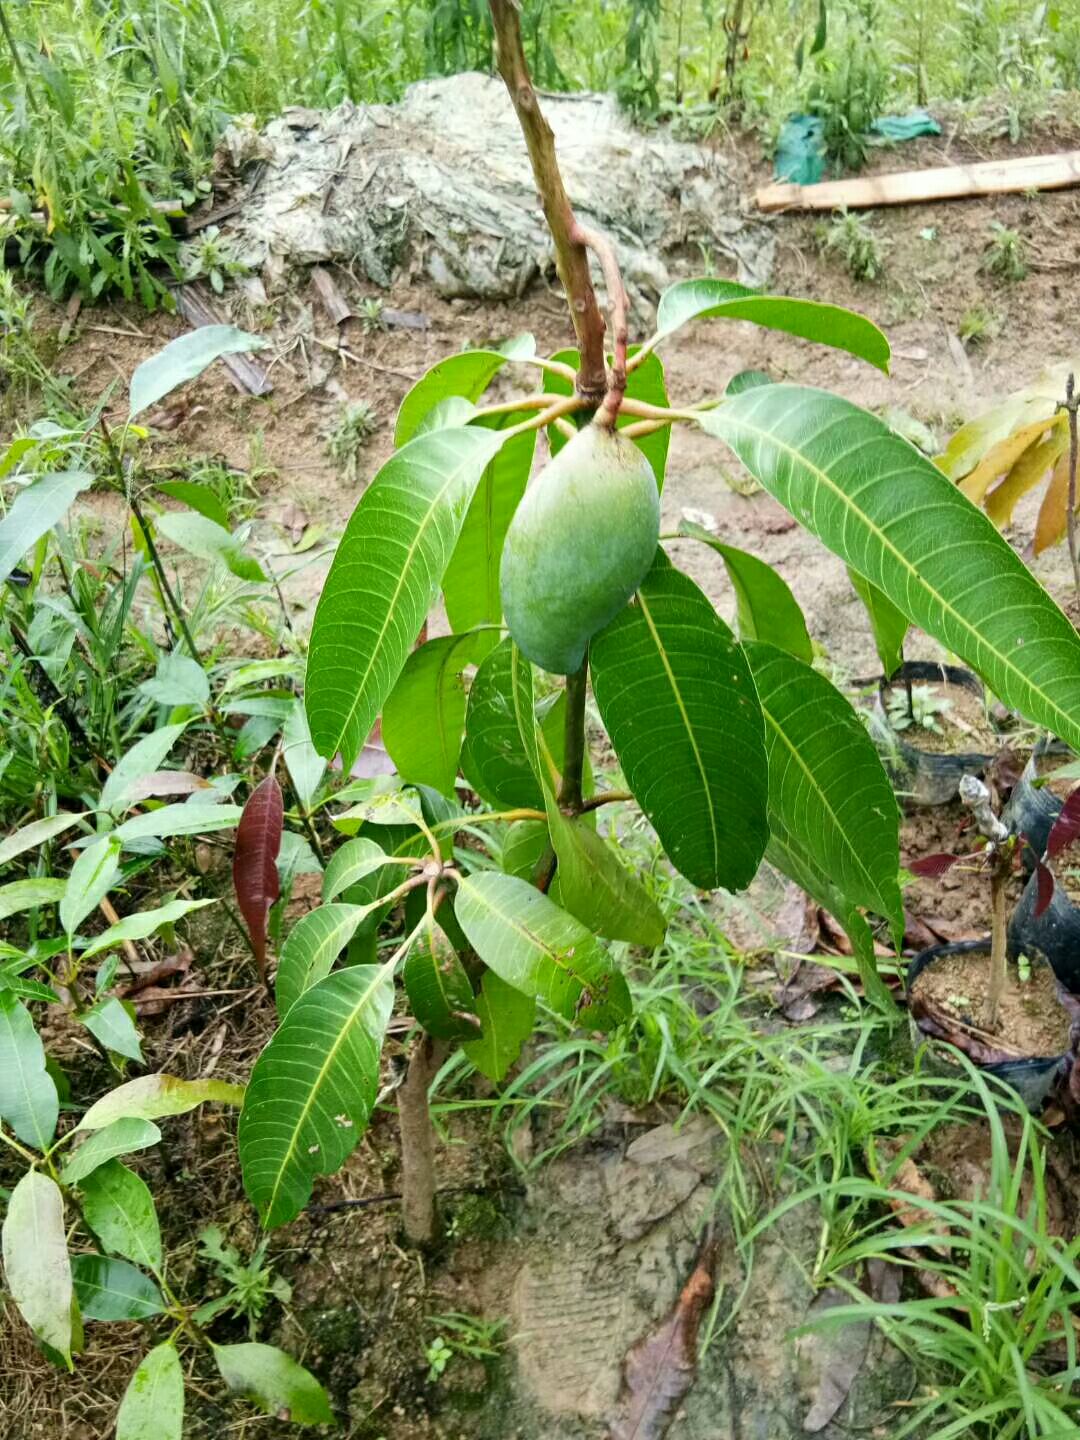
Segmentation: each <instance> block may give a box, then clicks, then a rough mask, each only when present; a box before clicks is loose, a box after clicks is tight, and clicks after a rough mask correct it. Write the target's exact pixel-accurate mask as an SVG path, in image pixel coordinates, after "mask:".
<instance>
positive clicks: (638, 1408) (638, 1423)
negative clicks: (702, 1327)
mask: <svg viewBox="0 0 1080 1440" xmlns="http://www.w3.org/2000/svg"><path fill="white" fill-rule="evenodd" d="M714 1258H715V1246H714V1245H713V1243H712V1242H711V1241H709V1242H707V1243H706V1245H705V1247H704V1249H703V1250H702V1253H701V1256H700V1258H699V1260H698V1263H697V1266H696V1267H695V1269H694V1273H693V1274H692V1275H691V1276H690V1279H689V1280H688V1281H687V1282H686V1285H685V1286H684V1287H683V1292H682V1294H681V1295H680V1296H679V1298H678V1300H676V1302H675V1308H674V1309H673V1310H672V1311H671V1313H670V1314H669V1315H668V1317H667V1319H666V1320H663V1321H661V1323H660V1325H659V1327H658V1328H657V1329H656V1330H654V1331H653V1332H652V1334H651V1335H645V1336H643V1337H642V1339H640V1340H639V1341H638V1342H637V1344H636V1345H635V1346H633V1348H632V1349H631V1350H630V1351H629V1352H628V1354H627V1356H626V1365H625V1367H624V1370H623V1377H624V1380H625V1388H624V1392H623V1397H622V1400H621V1403H620V1405H619V1409H618V1412H617V1414H616V1416H615V1418H614V1421H613V1423H612V1426H611V1430H610V1432H609V1434H610V1440H661V1437H662V1436H663V1435H665V1434H666V1433H667V1431H668V1427H669V1426H670V1425H671V1423H672V1421H673V1420H674V1419H675V1415H676V1412H677V1411H678V1409H679V1406H680V1405H681V1404H682V1401H683V1397H684V1396H685V1394H686V1392H687V1390H689V1388H690V1386H691V1385H692V1384H693V1382H694V1375H695V1374H696V1372H697V1333H698V1326H699V1324H700V1323H701V1317H702V1315H703V1313H704V1311H705V1307H706V1305H708V1303H709V1301H710V1300H711V1299H712V1295H713V1278H712V1267H713V1261H714Z"/></svg>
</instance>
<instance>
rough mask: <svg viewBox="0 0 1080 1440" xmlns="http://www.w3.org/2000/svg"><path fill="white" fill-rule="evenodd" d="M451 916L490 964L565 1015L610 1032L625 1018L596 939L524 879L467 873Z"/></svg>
mask: <svg viewBox="0 0 1080 1440" xmlns="http://www.w3.org/2000/svg"><path fill="white" fill-rule="evenodd" d="M454 914H455V915H456V916H457V920H458V924H459V925H460V926H461V928H462V930H464V932H465V934H466V936H467V937H468V940H469V944H470V945H472V947H473V949H474V950H475V951H476V953H477V954H478V955H479V956H480V958H481V960H483V962H484V964H485V965H487V966H488V968H489V969H491V970H494V971H495V973H496V975H498V976H499V977H500V978H501V979H503V980H505V981H506V983H507V984H508V985H513V986H514V987H515V988H516V989H518V990H520V991H521V992H522V994H523V995H532V996H533V997H535V998H536V999H539V1000H542V1001H543V1002H544V1004H545V1005H547V1006H548V1007H549V1009H551V1010H554V1011H555V1013H556V1014H558V1015H561V1016H562V1017H563V1019H564V1020H577V1021H579V1022H580V1023H581V1024H582V1025H583V1026H585V1027H586V1028H592V1029H597V1030H610V1029H613V1028H614V1027H615V1026H616V1025H618V1024H620V1023H621V1022H622V1021H623V1020H625V1019H627V1018H628V1017H629V1015H630V1012H631V1002H630V992H629V990H628V989H627V985H626V981H625V980H624V979H623V977H622V975H621V974H620V973H619V971H618V970H616V969H615V968H614V967H613V965H612V963H611V958H610V956H609V955H608V954H607V952H606V951H605V950H604V948H603V947H602V946H601V945H600V943H599V942H598V941H597V939H596V938H595V936H594V935H592V934H591V932H590V931H588V930H586V928H585V926H584V925H582V924H581V922H580V921H578V920H575V919H574V917H573V916H572V915H568V914H567V913H566V911H565V910H560V909H559V907H558V906H557V905H556V904H554V902H553V901H551V900H549V899H548V897H547V896H546V895H544V894H542V893H541V892H540V891H539V890H536V889H534V888H533V886H531V885H529V884H527V883H526V882H525V881H524V880H518V879H515V877H514V876H512V875H501V874H499V873H498V872H497V871H493V870H489V871H480V872H479V873H475V874H471V875H466V876H464V877H463V878H462V879H461V880H460V881H459V883H458V892H457V896H456V898H455V901H454ZM482 1018H483V1017H481V1019H482Z"/></svg>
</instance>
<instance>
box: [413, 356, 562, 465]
mask: <svg viewBox="0 0 1080 1440" xmlns="http://www.w3.org/2000/svg"><path fill="white" fill-rule="evenodd" d="M522 338H523V339H525V340H528V341H532V336H531V335H530V336H525V337H522ZM523 349H524V347H523ZM532 349H533V352H534V353H535V341H533V342H532ZM508 358H509V357H508V356H507V355H506V354H503V353H501V352H500V351H498V350H464V351H462V352H461V354H459V355H450V356H448V357H447V358H446V359H445V360H440V361H439V363H438V364H437V365H433V366H432V367H431V369H430V370H429V371H428V372H427V374H426V375H422V376H421V377H420V379H419V380H418V381H417V382H416V384H415V385H414V386H413V387H412V389H411V390H410V391H409V393H408V394H407V395H406V396H405V399H404V400H403V401H402V402H401V408H400V410H399V411H398V415H397V423H396V424H395V426H394V447H395V449H398V450H400V449H401V448H402V446H404V445H407V444H408V442H409V441H410V440H412V439H413V438H414V437H415V436H416V435H417V434H418V433H419V431H420V424H421V421H422V420H423V419H424V417H425V415H427V414H428V413H429V412H430V411H432V410H434V408H435V406H436V405H438V404H440V402H441V401H443V400H445V399H447V397H448V396H452V395H454V396H461V397H463V398H464V399H465V400H478V399H479V398H480V396H481V395H482V394H483V393H484V391H485V390H486V389H487V387H488V386H489V385H490V384H491V382H492V380H494V378H495V376H496V374H497V373H498V372H499V371H500V370H501V369H502V367H503V366H504V365H505V364H506V361H507V359H508Z"/></svg>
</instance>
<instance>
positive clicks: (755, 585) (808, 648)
mask: <svg viewBox="0 0 1080 1440" xmlns="http://www.w3.org/2000/svg"><path fill="white" fill-rule="evenodd" d="M679 533H680V534H681V535H687V536H689V537H690V539H692V540H700V541H701V543H702V544H703V545H708V546H709V547H710V548H711V549H713V550H715V551H716V553H717V554H718V555H719V556H720V558H721V560H723V562H724V568H725V570H726V571H727V574H728V579H729V580H730V581H731V587H732V589H733V590H734V591H735V599H736V602H737V604H738V621H739V639H740V640H764V641H765V642H766V643H767V644H769V645H779V646H780V648H781V650H786V651H788V653H789V654H791V655H795V656H796V657H797V658H798V659H800V660H806V661H807V662H809V661H811V660H812V659H813V658H814V647H813V644H812V642H811V640H810V632H809V631H808V630H807V628H806V618H805V616H804V615H803V613H802V610H801V609H800V608H799V602H798V601H797V600H796V599H795V596H794V595H793V594H792V593H791V589H790V587H789V586H788V583H787V581H786V580H784V579H783V578H782V577H781V576H780V575H778V574H777V573H776V571H775V570H774V569H773V568H772V566H771V565H766V563H765V561H764V560H759V559H758V557H757V556H756V555H751V554H750V552H749V551H748V550H740V549H738V547H737V546H735V545H725V544H724V542H723V541H722V540H718V539H717V538H716V536H715V535H710V534H709V532H708V530H705V529H703V528H702V527H701V526H700V525H695V524H693V522H691V521H689V520H684V521H683V523H682V524H681V525H680V526H679Z"/></svg>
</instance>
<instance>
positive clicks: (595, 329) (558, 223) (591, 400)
mask: <svg viewBox="0 0 1080 1440" xmlns="http://www.w3.org/2000/svg"><path fill="white" fill-rule="evenodd" d="M489 6H490V9H491V19H492V22H493V24H494V27H495V54H496V58H497V61H498V66H499V74H500V75H501V76H502V78H503V81H504V83H505V85H506V88H507V90H508V91H509V92H510V99H511V101H512V103H513V106H514V110H515V111H516V113H517V117H518V123H519V124H520V126H521V130H522V134H523V135H524V137H525V144H526V146H527V147H528V151H529V159H530V161H531V162H532V170H533V176H534V178H535V180H536V188H537V189H538V190H539V191H540V199H541V201H542V203H543V206H544V215H545V217H546V219H547V223H548V229H549V230H550V231H551V238H552V240H553V242H554V245H555V265H556V268H557V269H558V272H559V279H560V280H561V281H562V283H563V288H564V289H565V290H566V294H567V299H568V301H569V305H570V314H571V316H572V318H573V322H574V333H575V334H576V335H577V341H578V349H579V350H580V351H581V368H580V370H579V371H578V377H577V391H578V394H579V395H580V396H581V398H582V399H583V400H585V401H586V402H587V403H588V404H589V405H590V406H594V407H595V406H599V405H600V403H601V402H602V400H603V399H604V396H605V394H606V392H607V374H606V369H605V364H604V317H603V315H602V314H601V313H600V307H599V305H598V304H597V302H596V292H595V290H594V289H593V283H592V278H591V277H590V275H589V254H588V250H587V249H586V246H585V243H584V241H583V240H582V239H581V238H580V232H579V230H578V225H577V221H576V220H575V218H574V212H573V210H572V209H571V206H570V200H569V198H568V196H567V194H566V187H565V186H564V185H563V180H562V175H561V174H560V173H559V165H558V161H557V159H556V157H555V137H554V135H553V134H552V131H551V126H550V125H549V124H548V123H547V121H546V120H545V119H544V116H543V113H542V111H541V109H540V105H539V102H538V100H537V98H536V91H535V90H534V89H533V85H532V80H531V79H530V77H529V69H528V66H527V64H526V63H525V50H524V47H523V45H522V41H521V22H520V17H519V15H518V11H517V6H516V5H515V4H514V0H489Z"/></svg>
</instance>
